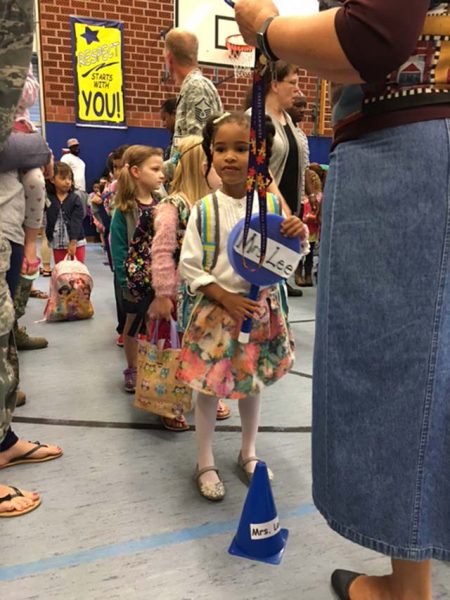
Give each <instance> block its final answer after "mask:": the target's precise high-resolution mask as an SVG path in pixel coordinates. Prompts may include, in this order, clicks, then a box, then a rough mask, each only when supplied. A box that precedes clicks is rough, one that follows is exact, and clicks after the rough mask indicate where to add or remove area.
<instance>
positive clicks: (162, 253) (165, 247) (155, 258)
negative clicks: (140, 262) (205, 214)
mask: <svg viewBox="0 0 450 600" xmlns="http://www.w3.org/2000/svg"><path fill="white" fill-rule="evenodd" d="M178 227H179V224H178V210H177V209H176V207H175V206H174V205H173V204H171V203H170V202H162V203H161V204H160V205H159V206H158V207H157V209H156V215H155V235H154V237H153V241H152V286H153V289H154V291H155V295H156V297H157V298H158V297H161V296H164V297H167V298H176V296H177V292H178V287H179V284H180V278H179V275H178V265H177V264H175V260H174V253H175V250H176V249H177V247H178V241H177V230H178Z"/></svg>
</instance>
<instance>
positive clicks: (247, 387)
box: [47, 113, 321, 501]
mask: <svg viewBox="0 0 450 600" xmlns="http://www.w3.org/2000/svg"><path fill="white" fill-rule="evenodd" d="M248 139H249V117H248V116H246V115H245V114H243V113H233V114H229V113H225V114H224V115H216V116H214V117H211V118H210V120H209V121H208V123H207V125H206V126H205V128H204V132H203V137H201V136H187V137H185V138H184V139H183V140H181V141H180V144H179V147H178V148H177V152H176V153H175V155H174V157H173V158H172V167H173V168H172V172H173V179H172V180H171V181H170V182H169V183H168V182H167V181H166V179H165V173H164V164H163V153H162V151H161V150H160V149H157V148H152V147H150V146H136V145H134V146H129V147H124V146H122V147H120V148H118V149H117V150H115V151H113V152H112V153H111V154H110V156H109V159H108V165H109V170H110V172H111V177H110V179H109V180H108V181H106V182H98V184H96V185H95V187H94V189H93V192H92V194H91V196H90V206H91V209H92V213H91V214H92V218H93V220H94V223H95V225H96V227H97V231H98V232H99V233H101V234H102V236H103V237H102V238H101V239H102V241H103V243H104V245H105V249H106V251H107V252H108V254H110V256H111V267H112V269H113V272H114V273H113V277H114V282H115V286H114V288H115V293H116V302H117V309H118V310H117V312H118V328H117V331H118V333H119V334H120V337H121V339H120V340H119V342H120V343H123V346H124V351H125V352H124V353H125V360H126V365H125V367H126V368H125V370H124V389H125V391H126V392H130V393H133V392H135V388H136V375H137V368H138V338H139V337H140V335H143V334H145V332H148V331H149V330H151V329H152V328H154V327H155V323H157V322H159V323H162V322H168V321H170V320H171V319H176V320H177V326H178V332H179V335H180V338H181V339H182V350H181V355H180V361H179V367H178V371H177V378H178V379H179V381H180V382H181V383H186V384H187V385H188V386H190V387H191V388H192V389H193V390H194V392H195V429H196V439H197V457H196V469H195V478H196V482H197V486H198V490H199V492H200V494H201V495H202V496H203V497H205V498H207V499H209V500H211V501H216V500H221V499H222V498H223V497H224V494H225V488H224V485H223V482H222V480H221V478H220V475H219V471H218V468H217V466H216V464H215V461H214V456H213V445H212V442H213V433H214V428H215V422H216V419H223V418H228V417H229V415H230V407H229V406H227V404H225V403H224V402H223V399H226V398H228V399H230V400H232V399H236V400H238V408H239V414H240V418H241V424H242V443H241V448H240V452H239V455H238V458H237V463H238V465H239V467H240V468H241V469H242V472H243V474H244V476H245V477H246V478H247V479H248V480H250V479H251V476H252V473H253V470H254V468H255V466H256V462H257V460H258V459H257V453H256V433H257V431H258V425H259V415H260V406H261V397H260V394H261V390H262V388H263V387H264V386H265V385H270V384H272V383H274V382H275V381H277V380H278V379H280V378H281V377H283V376H284V375H285V374H286V373H287V372H288V371H289V369H290V368H291V365H292V362H293V357H294V346H293V340H292V336H291V334H290V330H289V323H288V318H287V313H286V308H285V302H284V299H285V298H284V294H283V290H282V289H281V288H280V287H279V286H274V287H272V288H268V289H265V290H264V291H262V292H261V294H260V296H259V298H258V299H257V300H256V301H253V300H250V299H248V298H247V294H248V291H249V284H248V282H246V281H245V280H244V279H242V278H241V277H240V276H239V275H237V274H236V273H235V272H234V271H233V269H232V267H231V265H230V263H229V260H228V256H227V239H228V236H229V234H230V232H231V230H232V228H233V227H234V225H235V224H236V223H237V222H238V221H239V220H240V219H241V218H242V217H243V216H244V214H245V196H246V179H247V157H248V149H249V142H248ZM271 143H272V136H271V135H268V139H267V151H268V154H269V156H270V149H271ZM60 180H62V181H60ZM63 181H64V176H63V174H62V173H61V171H60V167H59V165H57V169H56V172H55V176H54V178H53V180H52V184H53V188H54V195H53V196H52V206H53V204H56V200H58V202H60V203H61V206H62V208H61V209H60V213H59V214H60V215H61V214H63V213H64V211H65V209H64V205H65V204H66V203H69V200H70V197H71V196H70V194H71V191H70V185H69V183H70V182H69V181H65V182H64V183H63ZM55 198H56V200H55ZM320 199H321V198H320V195H319V194H317V195H316V196H315V197H313V196H310V197H309V198H307V199H305V205H304V220H305V222H308V223H309V230H310V232H309V235H310V241H311V242H312V244H314V242H315V241H316V240H318V235H319V229H320ZM255 205H256V203H255ZM68 206H69V204H68ZM201 206H204V207H209V208H212V210H214V211H215V220H214V227H215V228H216V230H217V235H215V236H214V237H215V239H216V240H217V241H216V243H215V245H214V248H213V251H211V244H210V248H209V252H208V255H209V259H211V260H209V262H208V259H206V256H205V255H206V253H205V247H204V243H203V241H202V240H203V239H204V236H203V233H202V230H201V228H202V227H205V226H208V224H207V223H206V224H205V222H204V221H202V219H201V217H200V211H201ZM78 210H79V207H78V209H75V205H74V206H72V207H71V209H70V210H66V211H65V213H66V221H65V222H66V224H67V228H66V239H65V243H66V246H67V247H66V251H68V252H69V253H70V254H74V253H75V254H76V253H77V251H78V250H79V248H82V246H81V245H80V242H81V243H82V242H83V239H82V236H81V232H80V233H79V235H78V233H77V234H76V235H75V233H74V232H75V231H77V232H78V229H76V227H77V225H76V223H77V220H76V216H75V215H76V214H77V211H78ZM255 210H258V209H255ZM69 213H70V214H71V215H72V216H71V217H69ZM49 220H50V225H48V227H47V235H48V237H49V239H50V240H51V242H52V244H53V246H54V247H55V249H56V246H55V242H54V240H55V238H56V239H60V234H59V233H57V235H56V236H55V233H54V229H55V225H54V222H55V218H54V216H53V217H52V219H49ZM210 225H211V224H209V226H210ZM52 227H53V229H52ZM282 228H283V229H282V232H283V234H284V235H286V236H292V237H294V236H299V237H305V236H306V235H307V229H306V228H305V226H304V224H303V222H302V221H301V220H300V219H299V218H298V217H296V216H290V217H288V218H286V219H285V220H284V223H283V226H282ZM58 231H59V230H57V232H58ZM67 235H68V237H67ZM79 257H80V258H81V259H82V258H83V256H82V254H81V253H80V254H79ZM305 273H306V275H305V282H306V284H308V282H309V280H310V271H309V262H308V263H306V264H305ZM280 294H281V296H283V297H281V296H280ZM246 317H253V318H254V324H253V328H252V332H251V336H250V341H249V343H248V344H245V345H242V344H239V343H238V341H237V338H238V334H239V328H240V323H241V321H242V320H243V319H244V318H246ZM163 329H164V328H163ZM274 357H276V358H274ZM162 423H163V425H164V427H166V428H167V429H170V430H173V431H185V430H187V429H189V426H188V424H187V421H186V418H185V415H184V414H177V415H175V414H174V416H173V418H167V417H162ZM270 476H272V472H271V471H270Z"/></svg>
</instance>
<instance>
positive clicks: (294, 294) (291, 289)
mask: <svg viewBox="0 0 450 600" xmlns="http://www.w3.org/2000/svg"><path fill="white" fill-rule="evenodd" d="M286 287H287V291H288V296H291V297H292V298H300V297H301V296H303V292H302V290H299V289H298V288H294V287H292V286H291V285H289V284H287V285H286Z"/></svg>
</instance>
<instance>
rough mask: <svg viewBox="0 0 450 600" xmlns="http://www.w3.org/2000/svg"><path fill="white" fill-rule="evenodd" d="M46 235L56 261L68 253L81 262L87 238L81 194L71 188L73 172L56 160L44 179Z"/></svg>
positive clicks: (66, 165)
mask: <svg viewBox="0 0 450 600" xmlns="http://www.w3.org/2000/svg"><path fill="white" fill-rule="evenodd" d="M47 195H48V200H49V206H48V207H47V212H46V215H47V225H46V235H47V239H48V241H49V244H50V247H51V248H53V259H54V261H55V265H56V264H57V263H59V262H61V261H62V260H64V258H65V257H66V255H67V254H68V255H69V256H71V257H72V258H74V257H76V258H77V259H78V260H79V261H81V262H84V258H85V250H86V239H85V237H84V230H83V219H84V209H83V204H82V202H81V200H80V197H79V196H78V195H77V194H75V192H74V185H73V172H72V169H71V168H70V167H69V165H68V164H66V163H63V162H60V161H59V162H56V163H55V167H54V175H53V177H52V178H51V179H50V180H47Z"/></svg>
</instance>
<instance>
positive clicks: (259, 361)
mask: <svg viewBox="0 0 450 600" xmlns="http://www.w3.org/2000/svg"><path fill="white" fill-rule="evenodd" d="M259 306H260V310H259V314H258V317H255V318H254V319H253V323H252V330H251V333H250V340H249V343H247V344H241V343H239V342H238V336H239V332H240V328H241V323H240V322H239V321H235V320H234V319H233V318H232V317H231V316H230V315H229V314H228V313H227V311H226V310H225V309H224V308H223V307H222V306H221V305H220V304H217V303H216V302H214V301H213V300H210V299H209V298H206V297H205V296H203V297H202V298H201V299H200V300H199V301H198V302H197V303H196V305H195V307H194V309H193V312H192V316H191V319H190V322H189V326H188V328H187V330H186V333H185V334H184V338H183V349H182V351H181V356H180V366H179V368H178V371H177V377H178V379H180V380H181V381H183V382H185V383H187V384H188V385H189V386H190V387H192V388H193V389H194V390H197V391H199V392H203V393H205V394H210V395H212V396H216V397H218V398H229V399H232V400H240V399H242V398H245V397H247V396H249V395H252V394H256V393H258V392H260V391H261V389H262V388H263V387H264V386H266V385H271V384H272V383H275V382H276V381H278V380H279V379H281V377H283V375H285V374H286V373H288V372H289V370H290V369H291V367H292V364H293V362H294V341H293V338H292V335H291V332H290V329H289V325H288V321H287V315H286V311H285V310H284V308H283V305H282V300H281V297H280V290H279V287H278V286H277V287H272V288H269V289H265V290H263V291H262V292H261V294H260V297H259Z"/></svg>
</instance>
